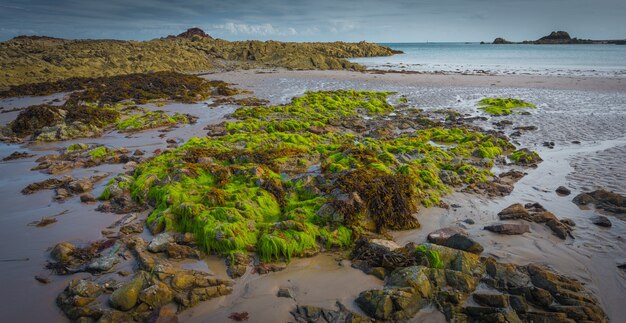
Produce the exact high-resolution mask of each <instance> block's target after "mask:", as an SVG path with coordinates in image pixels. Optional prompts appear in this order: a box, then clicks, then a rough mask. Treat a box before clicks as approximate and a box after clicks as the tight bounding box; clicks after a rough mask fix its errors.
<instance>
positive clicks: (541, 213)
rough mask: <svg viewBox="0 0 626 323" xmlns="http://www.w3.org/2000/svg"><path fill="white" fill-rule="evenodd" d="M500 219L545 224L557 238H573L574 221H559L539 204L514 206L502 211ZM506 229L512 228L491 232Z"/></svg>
mask: <svg viewBox="0 0 626 323" xmlns="http://www.w3.org/2000/svg"><path fill="white" fill-rule="evenodd" d="M498 217H499V218H500V220H525V221H528V222H535V223H545V225H546V226H548V227H549V228H550V229H551V230H552V232H554V234H555V235H556V236H557V237H559V238H561V239H566V238H567V237H568V236H569V237H572V238H573V236H572V227H573V226H574V223H573V221H571V220H563V221H562V220H559V219H558V218H557V217H556V215H554V214H553V213H552V212H549V211H548V210H546V209H545V208H544V207H543V206H542V205H541V204H539V203H527V204H526V205H522V204H520V203H515V204H512V205H510V206H509V207H507V208H505V209H504V210H502V211H500V212H499V213H498ZM505 227H510V226H504V227H502V226H500V227H497V226H496V227H491V231H495V232H497V230H500V229H501V230H503V231H506V230H505ZM509 229H513V228H509ZM523 229H524V228H522V227H516V228H515V230H519V231H523ZM522 233H523V232H522Z"/></svg>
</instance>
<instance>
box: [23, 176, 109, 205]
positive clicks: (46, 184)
mask: <svg viewBox="0 0 626 323" xmlns="http://www.w3.org/2000/svg"><path fill="white" fill-rule="evenodd" d="M109 175H111V174H110V173H103V174H98V175H93V176H91V177H85V178H80V179H75V178H74V177H72V176H69V175H67V176H63V177H61V178H48V179H46V180H43V181H41V182H36V183H32V184H29V185H28V186H26V187H25V188H24V189H22V194H33V193H35V192H38V191H41V190H52V189H54V190H55V196H54V200H55V201H64V200H66V199H67V198H69V197H71V196H74V195H75V194H81V201H83V202H91V201H95V197H94V196H93V195H91V194H89V193H88V192H90V191H91V190H92V189H93V186H94V184H96V183H98V182H100V181H102V180H103V179H105V178H107V177H109Z"/></svg>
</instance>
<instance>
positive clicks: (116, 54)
mask: <svg viewBox="0 0 626 323" xmlns="http://www.w3.org/2000/svg"><path fill="white" fill-rule="evenodd" d="M397 53H399V52H398V51H395V50H392V49H391V48H388V47H385V46H380V45H377V44H372V43H367V42H364V41H363V42H359V43H345V42H332V43H292V42H278V41H254V40H249V41H227V40H223V39H215V38H213V37H211V36H210V35H208V34H207V33H205V32H204V31H203V30H202V29H200V28H191V29H188V30H187V31H185V32H183V33H181V34H179V35H175V36H167V37H163V38H159V39H153V40H149V41H122V40H105V39H99V40H88V39H87V40H68V39H61V38H54V37H47V36H18V37H15V38H13V39H11V40H8V41H5V42H0V70H1V72H0V89H6V88H8V87H10V86H13V85H21V84H29V83H37V82H48V81H57V80H63V79H67V78H70V77H100V76H112V75H124V74H131V73H146V72H158V71H175V72H185V73H197V72H206V71H220V70H234V69H249V68H273V67H282V68H287V69H305V70H311V69H320V70H329V69H331V70H341V69H346V70H358V71H360V70H364V69H365V68H364V67H363V66H362V65H359V64H356V63H351V62H350V61H348V60H347V58H351V57H368V56H390V55H393V54H397Z"/></svg>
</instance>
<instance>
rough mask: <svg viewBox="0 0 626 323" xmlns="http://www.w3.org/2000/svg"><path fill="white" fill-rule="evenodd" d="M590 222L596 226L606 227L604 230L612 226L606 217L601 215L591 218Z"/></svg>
mask: <svg viewBox="0 0 626 323" xmlns="http://www.w3.org/2000/svg"><path fill="white" fill-rule="evenodd" d="M591 222H592V223H593V224H595V225H597V226H601V227H606V228H610V227H611V226H612V225H613V224H612V223H611V221H610V220H609V219H608V218H607V217H606V216H603V215H597V216H595V217H593V219H591Z"/></svg>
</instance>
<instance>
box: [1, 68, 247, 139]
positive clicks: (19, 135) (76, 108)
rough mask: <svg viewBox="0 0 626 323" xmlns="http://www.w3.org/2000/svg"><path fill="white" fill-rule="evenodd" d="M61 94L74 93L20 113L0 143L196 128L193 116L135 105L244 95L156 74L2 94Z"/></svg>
mask: <svg viewBox="0 0 626 323" xmlns="http://www.w3.org/2000/svg"><path fill="white" fill-rule="evenodd" d="M56 92H70V94H69V95H68V96H67V98H66V99H65V102H63V103H62V104H60V105H55V104H42V105H35V106H30V107H28V108H26V109H25V110H23V111H21V112H20V113H19V115H18V116H17V118H16V119H15V120H14V121H12V122H11V123H9V124H8V125H7V126H6V127H2V128H0V132H1V134H2V138H0V139H1V140H3V141H9V142H17V141H21V140H22V139H23V138H24V137H28V139H29V140H32V141H59V140H68V139H74V138H81V137H98V136H100V135H102V134H103V132H105V131H106V130H108V129H112V128H115V129H117V130H119V131H123V132H133V131H140V130H145V129H150V128H158V127H166V126H173V125H176V124H184V123H193V122H195V120H196V118H195V117H194V116H191V115H188V114H174V115H171V116H170V115H168V114H166V113H164V112H162V111H148V110H146V109H144V108H139V107H137V106H136V105H137V104H144V103H148V102H161V103H162V102H164V101H176V102H184V103H191V102H196V101H199V100H205V99H207V98H209V97H212V96H215V97H222V96H232V95H235V94H238V93H239V92H240V91H239V90H237V89H234V88H232V87H230V86H229V84H226V83H224V82H219V81H207V80H204V79H202V78H200V77H197V76H192V75H186V74H180V73H175V72H157V73H145V74H130V75H121V76H112V77H99V78H70V79H66V80H62V81H55V82H43V83H35V84H25V85H18V86H12V87H10V88H9V89H8V90H6V91H2V92H0V97H15V96H31V95H34V96H37V95H47V94H51V93H56Z"/></svg>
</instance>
